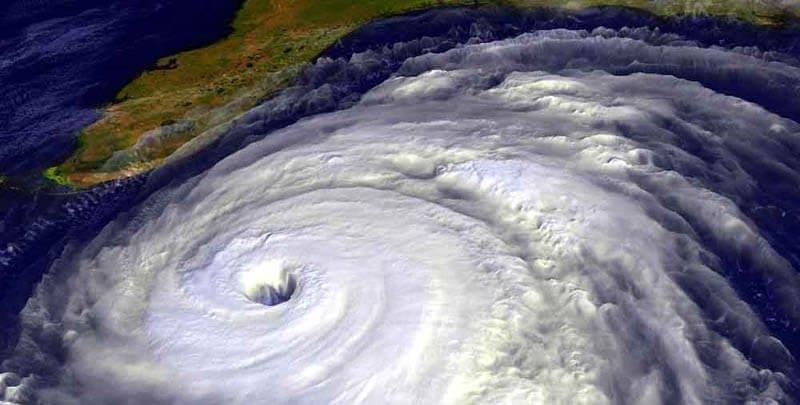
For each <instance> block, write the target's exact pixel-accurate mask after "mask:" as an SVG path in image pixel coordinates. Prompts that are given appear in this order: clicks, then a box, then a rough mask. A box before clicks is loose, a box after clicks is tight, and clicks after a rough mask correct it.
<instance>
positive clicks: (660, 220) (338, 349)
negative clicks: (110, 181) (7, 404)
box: [0, 27, 800, 404]
mask: <svg viewBox="0 0 800 405" xmlns="http://www.w3.org/2000/svg"><path fill="white" fill-rule="evenodd" d="M414 41H417V42H413V41H407V42H406V43H398V44H395V45H393V47H387V48H384V49H383V50H382V51H374V50H370V51H366V52H363V53H359V54H355V55H353V56H352V57H350V58H349V59H347V60H346V63H348V64H350V65H352V66H356V65H359V64H360V63H361V64H363V63H366V62H365V61H369V60H374V59H375V58H378V56H379V54H380V53H381V52H383V53H384V54H388V53H391V54H392V55H403V54H404V52H407V51H406V50H405V49H406V48H404V47H410V46H412V45H413V47H415V48H414V49H420V45H419V43H420V42H419V41H422V40H420V39H416V40H414ZM412 42H413V44H412ZM410 44H411V45H410ZM414 44H415V45H414ZM450 48H451V49H444V50H440V49H435V47H434V48H431V47H429V48H428V50H429V51H426V52H418V54H416V55H410V56H408V57H403V58H402V62H401V63H400V64H399V65H398V66H399V67H398V68H397V69H396V70H395V71H394V73H393V74H392V75H391V76H390V77H389V78H388V79H386V80H381V82H380V83H379V84H378V85H377V86H374V87H372V88H371V89H369V90H368V91H367V92H366V93H364V94H363V96H361V97H359V98H358V99H357V101H352V102H351V103H350V105H348V108H344V109H340V110H338V111H334V112H328V113H322V114H317V115H314V116H312V117H309V118H307V119H304V120H301V121H299V122H297V123H295V124H292V125H290V126H287V127H285V128H283V129H280V130H278V131H274V132H272V133H270V134H269V136H266V137H263V138H262V139H260V140H258V141H255V142H253V143H251V144H250V145H249V146H247V147H245V148H243V149H242V150H240V151H238V152H236V153H234V154H232V155H230V156H229V157H227V158H226V159H224V160H222V161H220V162H219V163H217V164H216V165H215V166H214V167H213V168H211V169H210V170H208V171H205V172H203V173H202V174H200V175H198V176H196V177H195V178H193V179H192V180H191V181H189V182H186V183H185V184H183V185H181V186H177V187H173V188H170V189H167V190H163V191H161V192H157V193H155V194H153V195H152V196H151V197H150V198H149V200H148V201H146V202H145V203H143V204H142V206H141V207H139V208H138V209H137V210H135V211H134V212H133V213H131V214H128V215H124V216H123V217H121V218H119V219H118V220H117V221H115V222H114V223H111V224H109V225H108V226H107V227H106V228H105V229H104V230H103V231H102V232H101V233H100V234H99V235H98V236H97V238H95V239H94V240H93V241H92V242H91V243H90V244H89V245H88V246H80V247H73V248H72V249H68V251H67V252H66V253H65V254H64V256H63V258H62V259H60V260H59V261H58V262H57V263H55V264H54V266H53V269H52V271H51V272H50V274H48V275H47V276H46V277H45V279H44V280H43V281H42V283H41V285H40V286H39V288H38V289H37V292H36V293H35V295H34V296H33V297H32V298H31V300H30V301H29V303H28V306H27V307H26V308H25V310H24V312H23V314H22V317H23V333H22V337H21V339H20V343H19V345H18V348H17V350H16V352H15V353H16V354H15V355H14V356H12V357H11V358H10V359H9V360H7V361H6V363H5V366H4V368H5V370H7V373H6V374H4V375H3V381H4V383H3V384H0V388H2V389H3V391H2V392H4V395H5V399H6V400H9V401H18V402H26V401H33V400H34V399H35V400H37V401H41V402H45V403H69V402H70V401H75V402H82V403H110V402H114V401H120V400H121V401H126V400H138V401H151V402H164V403H179V404H189V403H197V402H198V401H201V402H203V401H205V402H213V403H286V402H292V403H294V402H297V403H354V402H367V403H495V402H499V401H510V402H512V403H585V404H600V403H641V404H657V403H664V404H672V403H689V404H696V403H741V402H743V401H753V402H760V401H764V402H766V401H769V400H776V401H779V402H792V395H794V394H793V393H792V392H793V390H794V389H795V388H794V387H793V386H792V380H793V379H794V378H795V376H796V375H795V373H796V371H795V370H794V367H795V366H794V359H793V357H792V354H791V347H790V345H791V342H788V341H784V340H786V339H791V337H792V336H795V337H796V335H793V334H796V333H797V332H796V325H800V279H799V278H798V274H797V271H796V269H795V268H794V267H793V264H792V262H791V261H790V259H789V258H787V257H785V256H786V255H785V254H782V253H780V252H779V250H778V248H777V247H775V246H773V242H771V240H770V238H768V237H767V235H766V233H765V232H766V231H763V230H761V229H759V225H758V224H757V221H756V219H754V218H752V217H751V215H750V213H749V212H745V208H743V207H750V206H752V205H753V204H756V203H755V202H754V201H756V202H757V201H762V200H763V199H767V200H769V198H773V197H769V196H774V195H777V194H776V193H778V192H776V191H775V190H774V187H773V188H771V189H770V190H768V191H765V189H764V187H767V186H764V185H763V184H761V182H762V181H764V179H770V180H771V182H773V183H774V184H778V185H780V186H779V187H784V188H785V190H783V191H780V190H779V191H780V193H785V194H783V195H785V196H786V198H787V199H789V200H791V199H792V197H796V196H797V193H798V190H797V184H800V177H799V176H798V169H800V154H799V153H800V138H799V136H800V125H798V123H797V122H795V121H794V120H793V119H792V118H795V119H796V117H794V116H793V114H796V113H797V109H796V106H797V102H796V101H789V99H786V100H787V101H786V102H785V103H776V104H775V105H777V107H774V108H772V107H770V108H766V107H764V106H762V105H759V103H756V102H753V101H752V100H750V101H748V100H747V99H746V97H745V98H743V97H739V96H737V95H736V94H735V93H736V91H737V89H738V90H742V89H743V88H745V87H750V88H752V90H751V91H749V92H747V94H757V95H758V94H760V96H758V97H760V99H763V100H769V99H770V95H771V94H772V95H774V96H775V97H782V96H781V95H782V94H783V95H785V94H787V93H786V92H796V91H797V89H798V88H800V87H798V83H800V69H798V67H797V66H796V64H795V63H794V60H793V59H792V58H789V57H785V58H783V57H780V58H779V57H775V55H772V56H771V55H768V54H767V53H765V52H762V51H760V50H758V49H755V48H724V47H716V46H703V45H701V44H699V43H697V42H693V41H691V40H688V39H686V38H683V37H681V36H680V35H675V34H670V33H664V32H661V31H659V30H652V29H649V28H636V29H611V28H602V27H600V28H595V29H588V30H580V29H544V30H536V31H534V32H528V33H524V34H522V35H516V36H513V37H509V38H502V39H501V38H496V39H492V40H488V41H487V40H481V41H462V42H461V43H460V44H457V45H455V46H453V47H450ZM333 63H334V61H332V60H321V61H319V62H318V66H322V65H326V64H328V65H330V64H333ZM341 63H344V62H341ZM725 83H736V84H737V86H738V87H737V86H727V87H726V86H725ZM792 86H794V87H792ZM787 89H788V90H787ZM322 93H325V92H324V91H319V94H322ZM319 94H317V95H315V97H318V99H322V96H320V95H319ZM325 94H328V93H325ZM772 101H773V103H774V102H775V100H772ZM320 103H322V104H324V102H320ZM265 108H266V107H262V110H261V111H256V112H254V113H252V114H251V115H250V116H249V117H248V118H246V119H244V120H243V121H242V122H241V123H239V124H238V125H240V128H244V127H246V125H249V124H247V123H248V122H249V123H253V122H256V121H257V119H256V118H258V117H262V118H263V116H264V114H266V113H267V112H268V111H267V112H265V111H266V110H265ZM269 108H274V105H272V106H271V107H269ZM780 108H784V110H783V111H778V110H779V109H780ZM254 117H255V118H254ZM262 135H263V134H262ZM780 193H778V194H780ZM792 193H794V194H792ZM765 195H766V196H767V197H765ZM773 199H774V198H773ZM769 201H773V200H769ZM775 201H777V200H775ZM775 201H773V204H771V205H769V206H766V205H765V206H763V207H762V208H763V210H772V211H774V212H775V214H774V215H778V216H781V215H783V216H784V217H785V216H792V215H797V212H796V211H794V212H790V211H786V210H783V211H781V210H780V209H779V207H780V204H779V202H775ZM776 204H777V205H776ZM786 204H789V205H787V207H789V208H792V207H796V204H797V201H794V200H792V201H790V202H789V203H786ZM792 204H794V205H792ZM788 220H789V219H787V221H788ZM777 239H780V238H778V237H776V240H777ZM774 243H779V242H774ZM737 273H743V274H744V275H740V276H737V275H736V274H737ZM742 279H745V280H748V283H750V284H749V285H758V286H760V287H758V288H760V289H758V290H757V292H756V293H753V294H754V295H757V294H761V295H765V296H768V297H769V304H768V305H767V304H763V303H758V302H757V300H755V299H751V298H750V297H748V296H746V295H747V294H745V293H743V291H755V290H753V289H752V288H755V287H747V286H744V287H743V283H742V282H740V281H738V280H742ZM747 288H751V289H750V290H747ZM767 319H769V320H770V322H773V323H774V324H775V325H778V326H775V327H773V326H770V325H767V324H766V322H767ZM780 325H784V327H783V329H781V328H780V327H779V326H780ZM787 325H788V326H787ZM54 347H55V348H58V349H54Z"/></svg>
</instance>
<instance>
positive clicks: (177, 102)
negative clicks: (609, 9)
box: [0, 0, 798, 188]
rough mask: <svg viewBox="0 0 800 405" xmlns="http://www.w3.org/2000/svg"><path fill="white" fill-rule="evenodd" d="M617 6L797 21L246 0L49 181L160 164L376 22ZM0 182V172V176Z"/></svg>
mask: <svg viewBox="0 0 800 405" xmlns="http://www.w3.org/2000/svg"><path fill="white" fill-rule="evenodd" d="M488 4H491V5H502V6H508V7H520V8H531V7H543V6H544V7H558V8H565V9H580V8H585V7H592V6H623V7H630V8H635V9H640V10H644V11H648V12H651V13H653V14H655V15H659V16H673V15H686V14H690V15H713V16H721V17H730V18H737V19H740V20H743V21H747V22H751V23H754V24H759V25H777V24H780V23H782V22H783V21H785V20H786V19H787V18H796V17H797V15H798V10H797V9H796V8H794V9H789V8H788V5H786V4H783V3H766V2H751V1H747V0H679V1H643V0H551V1H544V0H480V1H476V0H439V1H435V2H432V1H423V0H361V1H358V0H245V1H244V2H243V4H242V7H241V9H240V10H239V11H238V13H237V15H236V17H235V18H234V20H233V22H232V32H231V34H230V35H229V36H227V37H226V38H224V39H222V40H220V41H218V42H216V43H214V44H212V45H210V46H207V47H204V48H200V49H194V50H189V51H185V52H182V53H179V54H177V55H172V56H168V57H165V58H163V59H161V60H159V61H158V63H157V64H156V65H154V66H153V67H151V68H150V69H147V70H146V71H144V72H142V73H141V75H139V76H138V77H137V78H135V79H134V80H133V81H131V82H130V83H129V84H128V85H126V86H125V87H124V88H123V89H121V90H120V91H119V93H118V94H117V96H116V97H115V100H114V101H113V102H112V103H110V104H109V105H108V106H106V107H105V108H104V112H103V114H102V117H101V118H100V119H99V120H98V121H96V122H95V123H94V124H92V125H90V126H89V127H87V128H85V129H84V130H83V131H81V133H80V134H79V135H78V147H77V148H76V150H75V151H74V153H73V154H72V155H71V156H70V157H69V158H67V159H66V161H64V162H63V163H62V164H60V165H58V166H56V167H51V168H49V169H47V170H46V171H45V173H44V175H45V177H46V178H48V179H50V180H51V181H53V182H55V183H57V184H60V185H64V186H69V187H74V188H84V187H90V186H93V185H96V184H99V183H102V182H106V181H110V180H114V179H119V178H123V177H127V176H132V175H135V174H138V173H142V172H145V171H148V170H150V169H153V168H155V167H157V166H158V165H159V164H161V162H163V161H164V159H165V158H167V157H168V156H169V155H170V154H172V153H173V152H174V151H176V150H177V149H178V148H179V147H180V146H181V145H183V144H185V143H186V142H188V141H190V140H191V139H193V138H194V137H196V136H198V135H199V134H201V133H203V132H204V131H206V130H209V129H210V128H213V127H215V126H217V125H220V124H222V123H225V122H228V121H230V120H232V119H233V118H235V117H237V116H239V115H241V114H243V113H244V112H246V111H247V110H249V109H251V108H252V107H254V106H256V105H257V104H258V103H259V102H261V101H262V100H264V99H265V98H268V97H269V96H270V95H272V94H274V93H276V92H277V91H279V90H281V89H283V88H285V87H286V86H288V85H289V84H290V83H291V82H292V79H293V78H294V77H295V75H296V74H297V73H298V72H299V71H300V69H301V68H302V66H303V65H304V64H305V63H308V62H310V61H312V60H313V59H314V58H315V57H316V56H317V55H319V54H320V53H321V52H322V51H323V50H324V49H326V48H328V47H329V46H331V45H333V44H335V43H336V41H338V40H339V39H341V38H342V37H343V36H345V35H346V34H348V33H350V32H352V31H353V30H355V29H357V28H358V27H359V26H361V25H363V24H365V23H367V22H369V21H372V20H374V19H376V18H381V17H386V16H391V15H396V14H401V13H406V12H411V11H415V10H422V9H428V8H433V7H443V6H464V5H488ZM0 182H2V178H0Z"/></svg>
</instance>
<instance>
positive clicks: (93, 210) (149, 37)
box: [0, 1, 800, 367]
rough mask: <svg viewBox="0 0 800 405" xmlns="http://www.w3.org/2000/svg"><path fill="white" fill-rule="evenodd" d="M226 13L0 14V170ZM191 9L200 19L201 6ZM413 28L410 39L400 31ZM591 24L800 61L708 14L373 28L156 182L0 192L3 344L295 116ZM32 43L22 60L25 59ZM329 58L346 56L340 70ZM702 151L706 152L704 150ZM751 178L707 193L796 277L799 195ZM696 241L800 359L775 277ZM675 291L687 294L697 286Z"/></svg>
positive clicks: (75, 124)
mask: <svg viewBox="0 0 800 405" xmlns="http://www.w3.org/2000/svg"><path fill="white" fill-rule="evenodd" d="M221 3H225V4H224V5H222V4H221ZM233 3H234V2H216V3H215V4H216V5H214V6H210V7H205V6H204V7H196V6H194V9H191V8H192V5H191V4H190V2H188V1H169V2H167V1H162V2H144V3H139V4H136V5H132V4H127V3H125V2H111V3H108V4H106V3H105V2H93V1H88V2H77V1H75V2H63V3H61V5H60V6H58V7H55V8H48V7H45V6H42V5H41V4H42V3H36V4H33V5H29V6H30V7H28V6H26V5H25V4H23V2H17V3H13V4H12V5H11V6H10V7H6V8H5V9H4V10H3V11H0V13H3V14H0V15H3V17H0V18H2V20H3V21H5V22H6V24H4V25H3V28H0V35H2V36H1V37H2V38H3V40H2V42H0V63H2V64H3V65H2V66H3V70H2V71H0V88H2V89H3V90H4V93H6V94H10V96H9V97H6V98H5V99H4V100H2V101H0V103H2V104H0V129H2V131H3V132H2V135H0V171H3V170H5V171H7V172H10V173H24V172H25V171H26V170H30V169H33V168H37V167H43V166H46V165H49V164H51V163H52V162H53V161H54V160H56V159H57V158H59V157H63V156H64V155H66V154H67V153H68V152H69V148H70V147H71V146H72V143H73V139H74V138H73V134H74V133H75V132H76V131H77V130H78V129H80V128H81V127H82V126H84V125H86V124H87V123H89V122H91V121H92V120H93V119H95V117H96V116H95V113H94V112H93V110H92V107H94V106H97V105H100V104H102V103H104V102H108V101H110V99H111V98H112V97H113V95H114V93H115V91H116V90H117V89H118V88H119V87H120V86H122V85H123V84H124V83H125V82H126V81H127V80H129V79H130V78H131V77H133V76H134V75H135V74H136V72H138V71H140V70H141V69H143V68H145V67H147V66H148V65H150V64H152V63H153V62H154V61H155V59H156V58H157V57H158V56H162V55H165V54H168V53H171V52H173V51H175V50H177V49H181V48H184V47H187V46H194V45H199V44H202V43H206V42H209V41H211V40H212V39H213V38H216V37H220V36H222V35H224V34H225V32H226V28H225V27H226V21H228V19H229V18H230V16H231V15H232V12H233V9H234V7H235V4H233ZM198 8H202V9H203V10H195V9H198ZM185 9H191V10H185ZM187 13H188V14H187ZM194 13H196V15H195V14H194ZM409 26H414V27H415V29H414V30H409V29H407V27H409ZM599 26H605V27H609V28H622V27H626V26H628V27H650V28H657V29H659V30H661V31H662V32H674V33H676V34H679V35H681V36H684V37H686V38H687V39H690V40H694V41H696V42H698V43H700V44H702V45H703V46H722V47H726V48H731V47H739V46H742V47H758V48H759V49H760V50H761V51H767V52H765V53H764V54H763V57H764V58H772V59H776V60H783V61H786V62H788V63H793V64H797V63H798V59H800V31H799V30H798V29H797V27H789V28H786V29H782V30H765V29H759V28H755V27H752V26H749V25H746V24H741V23H735V22H730V21H720V20H716V19H711V18H684V19H673V20H661V19H656V18H653V17H651V16H648V15H646V14H643V13H638V12H632V11H629V10H620V9H604V10H590V11H585V12H581V13H578V14H572V15H567V14H557V13H553V12H545V11H542V12H531V13H525V14H519V13H510V12H508V11H505V10H490V11H487V10H470V9H466V10H465V9H461V10H444V11H437V12H428V13H421V14H413V15H410V16H407V17H403V18H399V19H392V20H388V21H384V22H377V23H373V24H370V25H368V26H366V27H364V28H362V29H360V30H359V31H357V32H355V33H353V34H352V35H350V36H348V37H347V38H346V39H344V40H343V41H341V42H340V43H339V44H337V45H336V46H335V47H333V48H331V49H329V50H328V51H327V52H326V53H325V56H326V57H330V58H332V59H333V60H332V61H330V62H325V63H320V64H317V65H316V66H313V67H311V68H309V69H308V70H307V71H306V72H305V73H304V74H303V75H302V76H301V77H300V78H299V79H298V82H297V87H296V88H293V89H289V90H287V91H286V92H285V93H284V94H282V95H280V96H279V97H278V98H277V99H275V100H271V101H267V102H265V104H264V105H262V106H261V107H260V108H259V109H258V111H254V112H253V113H251V114H248V115H246V116H244V117H242V118H241V119H240V120H239V121H238V122H237V124H236V125H234V128H233V129H232V130H231V131H230V133H229V134H227V135H226V136H225V137H224V138H222V139H221V140H219V141H217V142H216V143H215V144H214V145H212V146H211V147H209V148H208V149H206V150H204V151H202V152H201V153H199V154H197V155H196V156H195V157H193V158H191V159H188V160H186V161H183V162H179V163H177V164H175V165H172V166H170V167H168V168H166V169H164V170H161V171H159V172H157V173H155V174H153V175H150V176H139V177H137V178H133V179H129V180H125V181H120V182H116V183H112V184H107V185H103V186H100V187H98V188H96V189H94V190H90V191H87V192H85V193H80V194H77V195H53V194H52V193H49V192H34V191H25V190H12V189H9V188H6V189H5V190H2V191H0V193H2V194H0V326H2V328H1V329H0V330H3V331H4V335H3V336H2V338H0V348H3V349H8V347H9V345H10V344H12V343H13V341H14V338H15V333H14V331H15V328H14V325H15V322H16V320H15V315H16V314H17V313H18V312H19V310H20V309H21V308H22V306H23V305H24V303H25V301H26V299H27V297H28V296H29V295H30V292H31V289H32V288H33V286H34V285H35V283H36V282H37V280H38V279H39V278H40V277H41V274H42V273H43V272H44V271H46V269H47V268H48V267H49V265H50V263H51V262H52V261H53V260H54V258H55V257H57V256H58V254H59V253H60V250H61V249H62V247H63V245H64V242H65V241H66V240H84V239H88V238H90V237H91V236H92V235H94V234H96V232H97V231H98V230H99V229H100V228H101V227H102V226H103V225H104V224H106V223H107V222H108V221H109V220H111V219H112V218H114V217H116V216H119V215H125V212H126V211H127V210H128V209H130V208H131V207H132V206H134V205H135V204H136V203H137V202H139V201H141V200H142V199H144V198H146V197H147V196H148V195H150V194H152V193H153V192H154V191H156V190H159V189H161V188H163V187H165V186H167V185H169V184H172V183H176V182H181V181H190V179H191V177H192V176H194V175H196V174H198V173H201V172H203V171H204V170H206V169H207V168H208V167H210V166H211V165H213V164H214V163H215V162H217V161H219V160H220V159H222V158H224V157H225V156H227V155H229V154H230V153H232V152H234V151H236V150H238V149H240V148H241V147H243V146H244V145H246V144H248V143H250V142H252V141H254V140H257V139H259V138H260V137H261V136H263V135H264V134H266V133H268V132H269V131H271V130H274V129H276V128H280V127H282V126H285V125H288V124H290V123H292V122H294V121H296V120H297V119H299V118H301V117H303V116H308V115H311V114H317V113H321V112H327V111H332V110H335V109H339V108H346V107H347V106H348V105H351V104H352V102H354V101H355V100H357V99H358V97H359V96H360V95H361V94H363V93H364V92H365V91H367V90H368V89H370V88H371V87H373V86H375V85H376V84H378V83H380V82H382V81H383V80H385V79H386V78H387V77H388V76H389V75H391V74H392V73H393V72H395V71H396V70H397V69H398V68H399V66H400V63H401V62H402V61H403V60H405V59H406V58H407V57H408V56H412V54H415V53H416V54H419V53H423V52H427V51H442V50H446V49H450V48H452V47H454V46H457V44H459V43H463V42H464V41H466V40H468V39H470V38H476V37H477V39H478V40H481V41H489V40H494V39H500V38H506V37H510V36H513V35H518V34H520V33H522V32H527V31H532V30H536V29H549V28H560V27H563V28H570V29H592V28H595V27H599ZM476 27H477V29H476ZM421 37H429V39H428V40H426V42H425V43H426V44H427V45H426V46H425V47H420V48H419V49H416V50H410V51H409V52H410V54H403V55H389V56H386V57H384V58H382V59H381V58H378V59H376V60H375V63H374V64H372V65H369V68H368V69H363V66H362V68H361V70H354V69H353V68H352V67H351V66H350V65H348V64H347V63H345V62H344V59H346V58H347V57H348V56H349V55H351V54H353V53H354V52H361V51H364V50H367V49H375V50H379V49H381V48H383V47H384V46H385V45H389V44H393V43H395V42H404V41H409V40H412V39H418V38H421ZM20 44H28V45H25V46H21V45H20ZM53 44H55V45H53ZM26 47H30V50H29V51H25V49H26ZM337 58H343V59H341V60H340V62H337ZM639 71H641V69H640V70H639ZM625 73H626V72H617V74H625ZM673 74H677V75H679V76H680V77H682V78H685V79H689V80H695V81H698V82H700V83H702V84H703V85H704V86H705V87H708V88H711V89H713V90H715V91H718V92H721V93H724V94H730V95H733V96H736V97H740V98H742V99H745V100H748V101H751V102H754V103H757V104H759V105H761V106H763V107H764V108H766V109H768V110H770V111H772V112H774V113H776V114H779V115H781V116H783V117H786V118H789V119H792V120H794V121H800V83H794V82H775V83H766V84H765V83H756V82H753V81H751V80H750V79H749V78H748V77H743V76H736V75H729V76H724V77H718V76H715V75H709V74H703V73H701V72H700V71H696V70H687V71H685V72H677V73H675V72H673ZM322 91H324V92H327V93H326V97H319V93H320V92H322ZM320 100H325V101H324V102H320ZM287 101H290V102H287ZM621 130H622V131H624V128H622V129H621ZM684 147H685V148H686V149H687V150H689V149H691V148H692V145H691V144H690V143H687V144H686V145H684ZM741 153H742V154H746V151H742V152H741ZM778 153H785V154H787V155H786V156H788V158H787V159H784V161H790V162H794V164H795V166H794V167H792V169H794V170H800V151H797V150H791V149H787V150H785V151H783V152H778ZM697 155H700V156H701V155H702V151H697ZM742 160H745V159H742ZM745 169H746V170H747V171H748V173H750V174H751V175H752V176H754V178H756V180H757V181H758V187H759V191H760V193H758V194H757V195H755V196H752V197H748V198H741V197H740V196H736V195H730V194H729V193H728V194H726V190H724V189H722V187H721V186H719V187H718V188H715V187H717V186H716V185H715V184H714V183H713V182H710V183H709V184H707V187H708V188H709V189H711V190H713V191H715V192H718V193H720V194H723V195H726V196H727V197H729V198H731V199H732V200H733V201H736V202H737V203H738V204H739V206H740V208H741V209H742V211H743V212H745V213H746V214H747V215H748V216H749V217H750V219H751V220H753V221H754V222H755V223H756V224H757V225H758V226H759V228H760V230H761V233H762V235H763V236H764V237H766V238H767V239H768V240H769V242H770V244H771V245H772V246H773V247H774V248H775V249H776V250H777V251H778V252H779V253H780V254H781V255H782V256H783V257H785V258H786V259H787V260H789V261H790V262H791V264H792V265H793V266H794V268H795V269H800V188H798V187H797V185H796V184H792V183H790V182H787V181H786V176H784V175H783V174H782V173H781V172H780V170H779V168H775V167H768V166H762V165H754V166H752V167H747V168H745ZM700 237H701V238H704V239H705V240H704V241H703V242H704V244H706V245H707V246H708V247H709V248H711V249H712V250H714V253H716V254H717V255H718V256H719V257H720V258H722V260H723V266H724V267H725V269H724V270H725V271H724V273H725V274H726V277H727V278H728V280H729V281H730V283H731V284H732V285H733V286H734V287H735V288H736V289H737V291H738V292H739V294H740V295H741V296H742V297H743V298H744V299H745V300H746V301H747V302H748V303H749V304H750V305H751V306H752V307H753V308H754V309H755V310H756V311H757V312H758V313H759V315H760V316H761V317H762V319H763V320H764V322H765V323H766V324H767V326H768V327H769V328H770V330H771V331H772V333H774V334H775V335H776V336H777V337H778V338H779V339H780V340H781V341H782V342H784V344H785V345H786V346H787V347H788V348H789V349H790V350H791V351H792V353H793V354H794V355H795V357H797V356H798V355H800V325H796V324H793V323H792V322H790V321H789V320H788V317H787V316H785V314H782V313H781V312H780V310H779V309H778V308H777V306H776V305H775V303H774V297H772V296H771V292H770V291H771V289H770V288H769V284H770V282H771V280H769V279H765V277H764V276H763V275H762V274H761V272H759V271H758V269H757V268H756V267H755V266H754V265H753V264H751V263H748V262H747V261H746V260H742V258H740V257H737V256H736V255H732V254H731V253H730V252H726V251H725V247H722V246H718V247H715V246H714V245H713V243H712V241H711V238H710V237H706V236H704V235H700ZM683 287H684V289H685V290H687V291H688V292H689V293H690V294H691V293H692V289H691V286H683ZM702 294H703V293H702V292H700V291H698V292H697V293H696V294H694V296H693V297H692V298H693V299H694V300H695V301H696V302H699V303H701V304H702V302H703V296H702ZM721 333H723V334H724V331H721ZM746 354H747V353H746ZM0 357H2V350H0ZM793 367H794V366H793Z"/></svg>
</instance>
